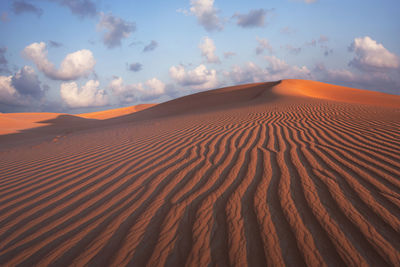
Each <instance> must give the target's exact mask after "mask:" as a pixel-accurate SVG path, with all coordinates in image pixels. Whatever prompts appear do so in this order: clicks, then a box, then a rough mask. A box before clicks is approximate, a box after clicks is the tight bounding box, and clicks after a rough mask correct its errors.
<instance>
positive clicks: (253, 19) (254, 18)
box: [233, 8, 271, 28]
mask: <svg viewBox="0 0 400 267" xmlns="http://www.w3.org/2000/svg"><path fill="white" fill-rule="evenodd" d="M269 12H271V11H270V10H266V9H262V8H260V9H253V10H250V11H249V13H247V14H240V13H235V14H234V15H233V18H235V19H236V24H237V25H238V26H240V27H243V28H254V27H264V25H265V17H266V16H267V14H268V13H269Z"/></svg>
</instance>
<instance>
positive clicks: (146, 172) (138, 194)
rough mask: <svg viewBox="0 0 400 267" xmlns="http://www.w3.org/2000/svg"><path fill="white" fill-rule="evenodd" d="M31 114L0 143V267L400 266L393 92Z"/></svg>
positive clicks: (291, 86) (271, 91) (218, 96)
mask: <svg viewBox="0 0 400 267" xmlns="http://www.w3.org/2000/svg"><path fill="white" fill-rule="evenodd" d="M117 113H118V112H114V114H117ZM103 115H104V114H103ZM26 116H29V115H26ZM32 116H33V117H35V118H37V117H36V116H43V117H41V118H43V119H44V121H46V124H45V125H43V126H42V127H38V128H31V129H27V128H26V127H25V128H20V129H26V130H24V131H22V132H20V133H14V134H6V135H1V136H0V265H2V266H17V265H18V266H33V265H38V266H67V265H76V266H83V265H90V266H126V265H129V266H145V265H148V266H185V265H186V266H208V265H217V266H229V265H232V266H282V265H288V266H305V265H308V266H346V265H347V266H367V265H369V266H400V179H399V177H400V153H399V151H400V96H393V95H387V94H380V93H375V92H369V91H363V90H357V89H351V88H345V87H339V86H333V85H327V84H324V83H319V82H313V81H302V80H284V81H282V82H276V83H260V84H252V85H242V86H236V87H229V88H223V89H218V90H212V91H207V92H203V93H199V94H194V95H190V96H186V97H183V98H179V99H176V100H172V101H169V102H166V103H162V104H159V105H156V106H153V107H150V108H148V109H145V110H142V111H140V112H135V113H132V114H130V112H126V113H121V114H120V115H118V116H110V117H103V118H101V116H102V115H101V114H100V115H99V114H97V115H93V116H94V117H92V116H87V115H85V116H82V117H80V116H71V115H66V114H58V115H56V116H54V114H32ZM6 119H15V117H14V118H6ZM94 119H96V120H94ZM21 120H22V119H21V118H19V122H20V121H21ZM35 120H36V119H35ZM41 120H42V119H41ZM4 121H6V120H5V118H4V117H2V118H1V121H0V125H1V124H3V123H9V122H7V121H6V122H4ZM26 121H27V123H32V121H33V123H35V121H34V120H32V119H26ZM42 123H43V122H42ZM20 126H21V127H22V126H23V125H20ZM30 126H32V125H30ZM28 128H30V127H28Z"/></svg>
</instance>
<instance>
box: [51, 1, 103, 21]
mask: <svg viewBox="0 0 400 267" xmlns="http://www.w3.org/2000/svg"><path fill="white" fill-rule="evenodd" d="M53 1H54V2H57V3H59V4H60V5H62V6H65V7H67V8H68V9H69V10H70V11H71V12H72V13H73V14H75V15H78V16H79V17H94V16H95V15H96V14H97V7H96V4H95V3H94V2H93V1H91V0H53Z"/></svg>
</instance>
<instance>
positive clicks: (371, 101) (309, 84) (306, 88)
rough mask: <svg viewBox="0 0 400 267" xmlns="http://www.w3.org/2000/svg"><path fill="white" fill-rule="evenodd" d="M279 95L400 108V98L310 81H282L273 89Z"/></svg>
mask: <svg viewBox="0 0 400 267" xmlns="http://www.w3.org/2000/svg"><path fill="white" fill-rule="evenodd" d="M273 91H274V92H276V93H277V94H283V95H290V96H305V97H311V98H319V99H327V100H333V101H338V102H345V103H355V104H368V105H377V106H384V107H396V108H399V107H400V96H399V95H390V94H385V93H380V92H374V91H368V90H361V89H355V88H350V87H344V86H339V85H333V84H327V83H322V82H317V81H310V80H296V79H290V80H282V81H281V83H280V84H278V85H277V86H275V88H274V89H273Z"/></svg>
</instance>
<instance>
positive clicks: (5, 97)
mask: <svg viewBox="0 0 400 267" xmlns="http://www.w3.org/2000/svg"><path fill="white" fill-rule="evenodd" d="M11 79H12V76H0V103H1V104H9V105H10V104H11V105H16V104H19V103H20V100H19V94H18V92H17V90H16V89H15V88H14V86H13V85H12V84H11Z"/></svg>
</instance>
